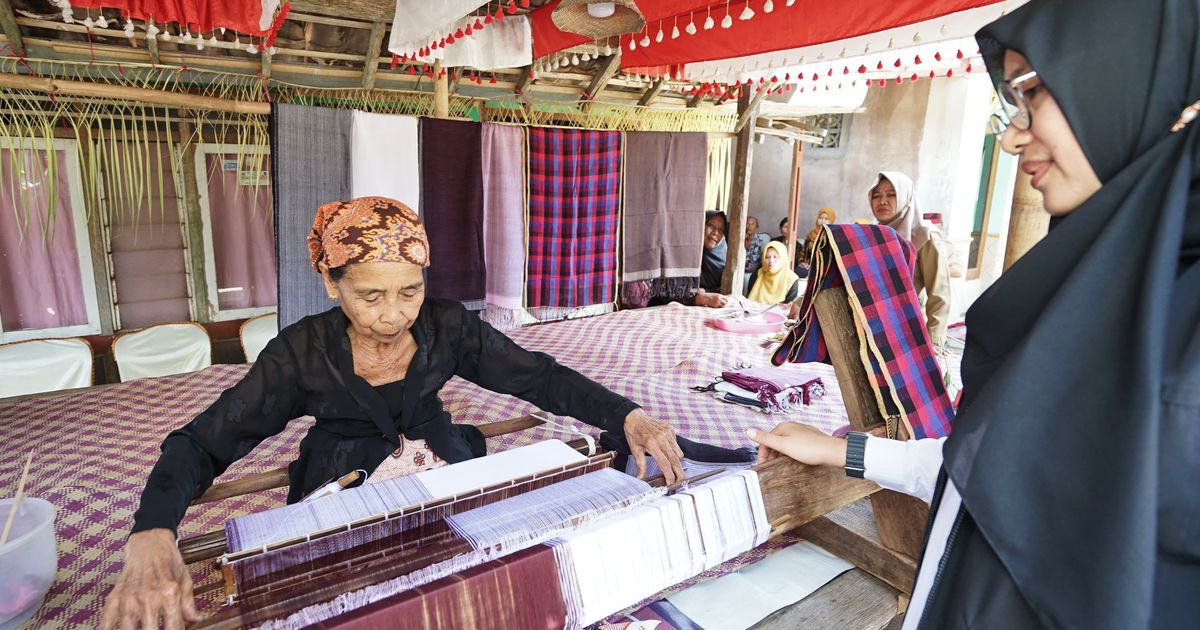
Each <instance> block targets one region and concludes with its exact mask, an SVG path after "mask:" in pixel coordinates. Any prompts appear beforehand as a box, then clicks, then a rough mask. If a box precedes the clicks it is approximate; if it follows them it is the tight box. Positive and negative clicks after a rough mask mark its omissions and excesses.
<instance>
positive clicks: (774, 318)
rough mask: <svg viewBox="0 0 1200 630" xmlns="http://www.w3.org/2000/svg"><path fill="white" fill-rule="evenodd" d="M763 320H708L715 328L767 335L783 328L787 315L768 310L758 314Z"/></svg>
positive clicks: (721, 318)
mask: <svg viewBox="0 0 1200 630" xmlns="http://www.w3.org/2000/svg"><path fill="white" fill-rule="evenodd" d="M758 317H759V318H761V319H762V321H761V322H744V321H741V320H738V319H735V318H732V317H714V318H712V319H710V320H708V324H709V325H710V326H712V327H713V328H717V329H720V330H728V331H729V332H734V333H742V334H747V335H767V334H770V333H774V332H779V331H781V330H783V324H784V322H786V321H787V316H786V315H784V314H783V313H777V312H775V311H767V312H765V313H762V314H761V315H759V316H758Z"/></svg>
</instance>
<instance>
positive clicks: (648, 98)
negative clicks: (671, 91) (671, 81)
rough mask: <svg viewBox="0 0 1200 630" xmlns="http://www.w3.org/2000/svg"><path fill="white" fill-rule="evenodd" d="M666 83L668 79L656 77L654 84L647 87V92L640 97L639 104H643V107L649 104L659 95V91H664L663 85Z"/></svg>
mask: <svg viewBox="0 0 1200 630" xmlns="http://www.w3.org/2000/svg"><path fill="white" fill-rule="evenodd" d="M666 83H667V80H666V79H661V78H660V79H656V80H655V81H654V85H651V86H650V87H649V88H647V89H646V93H645V94H642V97H641V98H639V99H638V105H641V106H642V107H645V106H647V105H649V104H650V103H651V102H652V101H654V97H656V96H658V93H659V92H661V91H662V89H663V85H666Z"/></svg>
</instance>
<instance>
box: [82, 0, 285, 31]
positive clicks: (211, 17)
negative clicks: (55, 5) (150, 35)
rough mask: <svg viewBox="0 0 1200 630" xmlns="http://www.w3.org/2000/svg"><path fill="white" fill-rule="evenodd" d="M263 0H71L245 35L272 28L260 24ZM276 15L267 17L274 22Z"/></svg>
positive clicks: (140, 17) (196, 28) (163, 21)
mask: <svg viewBox="0 0 1200 630" xmlns="http://www.w3.org/2000/svg"><path fill="white" fill-rule="evenodd" d="M263 4H264V3H263V1H262V0H71V5H72V6H75V7H79V8H83V9H100V8H105V9H117V10H119V11H120V12H121V16H122V17H126V16H128V17H132V18H134V19H137V20H145V21H147V22H149V21H151V20H153V21H154V22H156V23H157V24H159V25H162V24H167V23H171V22H175V23H178V24H179V25H181V26H186V27H187V28H189V29H191V30H192V31H202V32H207V31H212V30H214V29H217V28H222V27H223V28H229V29H233V30H235V31H237V32H239V33H242V34H245V35H266V34H267V33H268V32H269V31H270V29H269V28H267V29H264V28H262V27H261V26H259V20H260V18H261V17H262V12H263ZM273 19H274V16H273V15H272V16H267V19H266V20H264V21H265V22H266V23H267V24H271V22H272V21H273Z"/></svg>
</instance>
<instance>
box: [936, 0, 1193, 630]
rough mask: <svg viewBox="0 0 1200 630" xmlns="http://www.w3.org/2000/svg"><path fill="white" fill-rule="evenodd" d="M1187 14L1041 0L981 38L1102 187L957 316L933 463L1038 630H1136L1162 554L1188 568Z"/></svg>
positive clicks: (1174, 7) (1184, 6)
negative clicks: (957, 356)
mask: <svg viewBox="0 0 1200 630" xmlns="http://www.w3.org/2000/svg"><path fill="white" fill-rule="evenodd" d="M1198 12H1200V5H1198V3H1197V2H1196V1H1195V0H1152V1H1147V2H1130V1H1128V0H1091V1H1089V2H1078V1H1070V0H1037V1H1036V2H1031V3H1029V4H1027V5H1025V6H1023V7H1022V8H1020V9H1018V10H1016V11H1014V12H1012V13H1011V14H1009V15H1008V16H1006V17H1003V18H1001V19H1000V20H998V21H997V22H995V23H993V24H991V25H989V26H987V27H985V28H983V29H982V30H981V31H980V32H979V34H978V36H977V37H978V40H979V43H980V48H981V50H982V51H983V53H984V56H985V60H986V61H987V65H988V68H989V70H990V71H992V72H993V73H998V72H1002V68H1003V55H1004V52H1005V50H1006V49H1012V50H1015V51H1017V52H1020V53H1022V54H1024V55H1025V56H1026V57H1027V58H1028V59H1029V62H1030V65H1031V66H1032V67H1033V69H1034V70H1036V71H1037V72H1038V74H1039V76H1040V77H1041V79H1042V82H1043V83H1044V84H1045V85H1046V86H1047V87H1048V88H1049V90H1050V93H1051V94H1052V95H1053V96H1054V98H1055V100H1056V101H1057V102H1058V104H1059V106H1060V107H1061V108H1062V110H1063V113H1064V114H1065V115H1066V118H1067V120H1068V122H1069V123H1070V125H1071V128H1072V129H1073V130H1074V132H1075V135H1076V137H1077V138H1078V139H1079V142H1080V145H1081V146H1082V147H1083V150H1084V153H1085V154H1086V155H1087V158H1088V160H1089V161H1090V162H1091V164H1092V166H1093V168H1094V169H1095V171H1096V173H1097V175H1099V177H1100V180H1101V181H1102V182H1103V184H1104V186H1103V188H1102V189H1101V190H1100V191H1099V192H1097V193H1096V194H1095V195H1094V196H1093V197H1092V198H1091V199H1089V200H1088V201H1087V202H1085V203H1084V204H1083V205H1081V206H1080V207H1079V208H1078V209H1076V210H1075V211H1074V212H1073V213H1071V214H1070V215H1068V216H1066V217H1065V218H1063V219H1062V220H1061V221H1060V222H1058V224H1057V226H1056V227H1055V228H1054V229H1053V230H1051V232H1050V234H1049V235H1048V236H1046V238H1045V239H1043V240H1042V241H1041V242H1040V243H1039V244H1038V245H1037V246H1036V247H1034V248H1033V249H1031V250H1030V251H1029V252H1028V253H1027V254H1026V255H1025V256H1024V257H1022V258H1021V259H1020V261H1018V262H1017V263H1016V264H1015V265H1014V266H1013V267H1012V268H1011V269H1010V270H1009V271H1007V272H1006V273H1005V274H1004V275H1003V276H1001V277H1000V279H999V280H998V281H997V282H996V283H995V284H994V285H993V286H992V287H991V288H990V289H989V290H988V291H987V292H985V293H984V294H983V295H982V296H981V297H980V298H979V299H978V300H977V301H976V302H975V304H974V306H973V307H972V308H971V309H970V311H969V312H968V313H967V324H968V328H967V330H968V336H967V347H966V351H965V354H964V357H963V363H962V373H963V382H964V384H965V389H964V392H963V404H962V408H961V409H960V413H959V416H958V417H957V418H956V420H955V423H954V433H953V434H952V435H951V437H950V439H949V441H948V442H947V444H946V447H945V467H946V470H947V472H948V474H949V475H950V478H951V479H952V480H953V481H954V484H955V486H956V487H957V488H958V489H959V491H960V493H961V494H962V497H963V502H964V505H965V507H966V510H967V512H968V513H970V515H971V516H972V517H973V518H974V520H975V521H976V523H977V525H978V527H979V529H980V531H981V532H982V534H983V536H984V538H985V539H986V540H987V542H988V544H989V546H990V547H991V548H992V549H993V550H994V551H995V553H996V555H997V556H998V557H999V559H1000V560H1001V562H1002V563H1003V564H1004V567H1005V568H1006V569H1007V571H1008V573H1009V575H1010V576H1011V578H1012V579H1013V581H1014V582H1015V583H1016V585H1017V587H1018V588H1019V589H1020V591H1021V593H1022V595H1023V597H1024V598H1025V599H1026V601H1027V602H1028V603H1029V604H1030V606H1031V607H1032V608H1033V609H1034V610H1035V611H1036V612H1037V614H1038V616H1039V617H1040V618H1041V620H1042V622H1043V623H1045V624H1046V625H1049V626H1056V627H1071V628H1144V627H1146V626H1147V625H1149V623H1150V619H1151V615H1152V607H1153V606H1154V600H1155V595H1156V589H1161V588H1162V586H1161V584H1160V585H1159V586H1158V587H1156V585H1155V576H1156V562H1158V560H1157V559H1158V558H1160V557H1162V556H1161V555H1160V554H1163V553H1166V554H1167V555H1170V554H1172V553H1174V554H1176V555H1177V556H1179V557H1185V558H1192V559H1191V560H1189V562H1196V558H1200V543H1197V541H1196V540H1197V538H1200V502H1198V501H1197V497H1200V487H1197V484H1200V264H1197V256H1198V254H1200V168H1198V167H1197V164H1198V162H1200V150H1198V146H1200V121H1197V122H1194V123H1192V124H1191V125H1189V126H1188V127H1186V128H1185V129H1184V130H1182V131H1180V132H1178V133H1172V132H1171V131H1170V127H1171V125H1172V124H1173V123H1174V121H1175V120H1176V119H1177V118H1178V117H1179V115H1180V112H1181V110H1182V109H1183V108H1184V107H1185V106H1187V105H1189V104H1191V103H1193V102H1195V101H1196V100H1197V99H1200V42H1198V41H1197V30H1198V23H1200V15H1198ZM1034 116H1035V119H1036V116H1037V114H1036V112H1035V113H1034ZM1035 125H1036V122H1035ZM1180 554H1181V555H1180ZM1191 566H1193V567H1194V566H1195V565H1191ZM1196 596H1197V597H1200V593H1196ZM1193 621H1194V620H1193Z"/></svg>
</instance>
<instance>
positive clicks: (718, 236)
mask: <svg viewBox="0 0 1200 630" xmlns="http://www.w3.org/2000/svg"><path fill="white" fill-rule="evenodd" d="M728 231H729V221H728V220H727V219H726V218H725V213H724V212H717V211H709V212H705V213H704V259H703V260H702V261H701V262H700V291H699V292H697V293H696V295H695V296H694V298H693V302H692V304H693V305H694V306H708V307H710V308H721V307H723V306H726V305H727V304H729V298H727V297H725V296H724V295H721V276H723V275H724V274H725V258H726V255H727V254H728V252H729V244H728V243H727V242H726V241H725V234H726V233H727V232H728Z"/></svg>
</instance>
